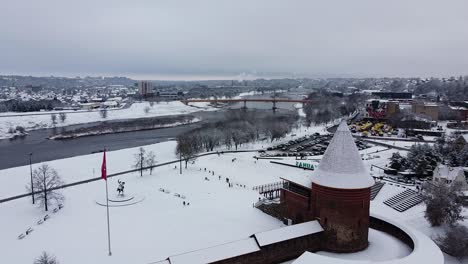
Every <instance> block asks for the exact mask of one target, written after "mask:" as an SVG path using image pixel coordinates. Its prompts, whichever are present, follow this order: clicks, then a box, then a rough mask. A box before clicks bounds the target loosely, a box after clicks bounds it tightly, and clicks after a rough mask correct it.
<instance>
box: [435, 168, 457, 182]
mask: <svg viewBox="0 0 468 264" xmlns="http://www.w3.org/2000/svg"><path fill="white" fill-rule="evenodd" d="M459 175H460V176H461V177H464V172H463V167H449V166H447V165H443V164H440V165H438V166H437V167H436V169H435V170H434V177H437V178H442V179H447V180H450V181H453V180H455V179H456V178H457V177H458V176H459Z"/></svg>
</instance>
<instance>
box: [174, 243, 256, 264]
mask: <svg viewBox="0 0 468 264" xmlns="http://www.w3.org/2000/svg"><path fill="white" fill-rule="evenodd" d="M259 250H260V248H259V247H258V245H257V242H256V241H255V239H254V238H249V239H244V240H239V241H235V242H231V243H227V244H222V245H219V246H215V247H210V248H205V249H201V250H196V251H192V252H188V253H184V254H181V255H176V256H172V257H169V260H170V263H171V264H205V263H211V262H215V261H219V260H223V259H228V258H233V257H237V256H241V255H244V254H248V253H252V252H255V251H259Z"/></svg>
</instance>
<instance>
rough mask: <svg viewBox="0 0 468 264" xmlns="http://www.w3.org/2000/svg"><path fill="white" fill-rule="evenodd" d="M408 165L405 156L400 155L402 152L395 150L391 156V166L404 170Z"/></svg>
mask: <svg viewBox="0 0 468 264" xmlns="http://www.w3.org/2000/svg"><path fill="white" fill-rule="evenodd" d="M407 166H408V161H407V159H406V158H405V157H403V156H401V155H400V152H395V153H393V154H392V156H391V157H390V168H392V169H395V170H397V171H400V170H404V169H406V168H407Z"/></svg>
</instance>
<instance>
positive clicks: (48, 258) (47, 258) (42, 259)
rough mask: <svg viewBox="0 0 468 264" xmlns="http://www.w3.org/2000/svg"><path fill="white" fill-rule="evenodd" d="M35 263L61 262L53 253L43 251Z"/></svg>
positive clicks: (57, 263)
mask: <svg viewBox="0 0 468 264" xmlns="http://www.w3.org/2000/svg"><path fill="white" fill-rule="evenodd" d="M34 264H59V262H58V260H57V259H56V258H55V257H54V256H53V255H50V254H48V253H47V252H45V251H43V252H42V254H41V256H40V257H39V258H37V259H36V260H34Z"/></svg>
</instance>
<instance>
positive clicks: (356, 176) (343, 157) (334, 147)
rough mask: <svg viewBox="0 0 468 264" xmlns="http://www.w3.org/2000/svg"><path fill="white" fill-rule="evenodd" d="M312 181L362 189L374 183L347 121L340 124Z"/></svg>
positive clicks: (327, 185) (344, 187) (343, 187)
mask: <svg viewBox="0 0 468 264" xmlns="http://www.w3.org/2000/svg"><path fill="white" fill-rule="evenodd" d="M312 182H314V183H316V184H319V185H322V186H326V187H332V188H340V189H361V188H368V187H371V186H372V185H374V180H373V178H372V177H371V176H370V174H369V171H368V170H367V169H366V168H365V167H364V163H363V162H362V159H361V155H360V154H359V151H358V149H357V147H356V144H355V143H354V139H353V137H352V136H351V132H350V131H349V128H348V125H347V124H346V122H345V121H343V122H341V124H340V125H339V126H338V128H337V130H336V132H335V135H334V136H333V139H332V140H331V142H330V145H329V146H328V148H327V150H326V151H325V154H324V155H323V158H322V160H321V161H320V163H319V166H318V168H317V170H316V171H315V172H314V174H313V177H312Z"/></svg>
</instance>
